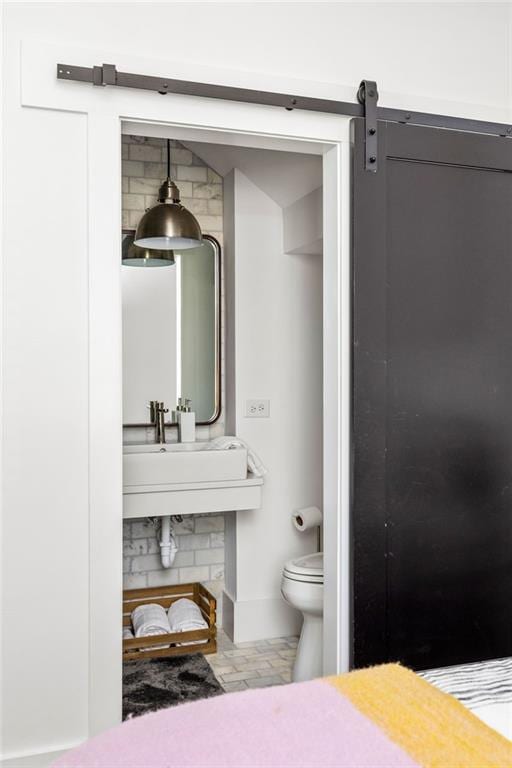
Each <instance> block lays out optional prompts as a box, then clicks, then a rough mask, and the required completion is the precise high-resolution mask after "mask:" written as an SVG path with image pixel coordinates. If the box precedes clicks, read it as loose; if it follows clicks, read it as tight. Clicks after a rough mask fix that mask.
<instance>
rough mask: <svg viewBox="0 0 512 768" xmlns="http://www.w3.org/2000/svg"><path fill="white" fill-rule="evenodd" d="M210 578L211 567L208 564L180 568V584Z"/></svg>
mask: <svg viewBox="0 0 512 768" xmlns="http://www.w3.org/2000/svg"><path fill="white" fill-rule="evenodd" d="M209 578H210V569H209V568H208V566H207V565H201V566H193V567H192V568H180V580H179V583H180V584H188V583H189V582H192V581H208V579H209Z"/></svg>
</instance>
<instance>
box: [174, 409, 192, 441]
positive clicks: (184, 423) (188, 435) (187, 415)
mask: <svg viewBox="0 0 512 768" xmlns="http://www.w3.org/2000/svg"><path fill="white" fill-rule="evenodd" d="M177 416H178V440H179V442H180V443H195V441H196V414H195V413H194V411H193V410H191V402H190V400H188V399H185V405H184V406H183V405H182V406H181V410H178V413H177Z"/></svg>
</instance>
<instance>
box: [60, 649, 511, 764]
mask: <svg viewBox="0 0 512 768" xmlns="http://www.w3.org/2000/svg"><path fill="white" fill-rule="evenodd" d="M54 766H55V768H93V767H94V768H118V767H119V768H120V767H121V766H122V767H123V768H167V767H169V768H171V767H172V768H255V766H258V767H259V766H262V767H263V768H271V767H272V768H316V767H317V766H318V768H320V766H321V767H322V768H395V766H396V767H399V768H414V767H417V766H424V767H425V768H507V767H512V742H509V741H508V740H507V739H505V738H504V737H503V736H501V735H500V734H498V733H497V732H496V731H493V730H492V729H491V728H489V727H488V726H486V725H485V724H484V723H483V722H481V721H480V720H478V718H476V717H475V716H474V715H473V714H472V713H471V712H470V711H469V710H468V709H466V708H465V707H464V706H463V705H462V704H460V703H459V702H458V701H456V699H454V698H452V697H451V696H449V695H447V694H445V693H442V692H441V691H439V690H438V689H437V688H434V687H433V686H431V685H430V684H429V683H427V682H426V681H425V680H423V679H421V678H420V677H418V675H416V674H414V672H411V671H410V670H408V669H406V668H404V667H401V666H400V665H398V664H385V665H382V666H379V667H373V668H369V669H363V670H357V671H355V672H350V673H348V674H345V675H339V676H336V677H326V678H322V679H319V680H313V681H310V682H307V683H295V684H291V685H285V686H280V687H275V688H266V689H260V690H253V691H242V692H240V693H231V694H226V695H223V696H219V697H217V698H213V699H208V700H202V701H197V702H193V703H190V704H183V705H181V706H178V707H174V708H171V709H164V710H160V711H158V712H154V713H152V714H149V715H144V716H142V717H139V718H134V719H132V720H128V721H127V722H125V723H123V724H122V725H120V726H118V727H116V728H113V729H112V730H110V731H107V732H105V733H103V734H101V735H99V736H97V737H95V738H93V739H91V740H90V741H88V742H87V743H85V744H83V745H82V746H80V747H78V748H76V749H74V750H71V751H70V752H67V753H66V754H65V755H63V756H61V757H60V758H59V759H58V760H57V762H56V763H54Z"/></svg>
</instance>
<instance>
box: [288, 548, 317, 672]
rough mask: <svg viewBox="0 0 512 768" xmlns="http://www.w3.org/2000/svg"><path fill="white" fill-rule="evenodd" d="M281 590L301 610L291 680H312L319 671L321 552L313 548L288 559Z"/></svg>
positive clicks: (289, 601)
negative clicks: (304, 553)
mask: <svg viewBox="0 0 512 768" xmlns="http://www.w3.org/2000/svg"><path fill="white" fill-rule="evenodd" d="M281 594H282V595H283V597H284V599H285V600H286V602H287V603H289V604H290V605H291V606H293V607H294V608H297V610H299V611H301V612H302V614H303V618H304V621H303V624H302V631H301V633H300V640H299V645H298V648H297V657H296V659H295V665H294V667H293V673H292V680H293V682H295V683H296V682H300V681H301V680H312V679H313V678H315V677H321V675H322V673H323V609H324V556H323V552H315V553H313V554H311V555H305V556H304V557H297V558H294V559H293V560H289V561H288V562H287V563H286V564H285V566H284V570H283V578H282V581H281Z"/></svg>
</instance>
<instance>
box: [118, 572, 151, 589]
mask: <svg viewBox="0 0 512 768" xmlns="http://www.w3.org/2000/svg"><path fill="white" fill-rule="evenodd" d="M147 585H148V575H147V573H125V574H124V578H123V587H124V589H143V588H144V587H147Z"/></svg>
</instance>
